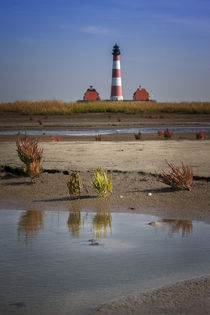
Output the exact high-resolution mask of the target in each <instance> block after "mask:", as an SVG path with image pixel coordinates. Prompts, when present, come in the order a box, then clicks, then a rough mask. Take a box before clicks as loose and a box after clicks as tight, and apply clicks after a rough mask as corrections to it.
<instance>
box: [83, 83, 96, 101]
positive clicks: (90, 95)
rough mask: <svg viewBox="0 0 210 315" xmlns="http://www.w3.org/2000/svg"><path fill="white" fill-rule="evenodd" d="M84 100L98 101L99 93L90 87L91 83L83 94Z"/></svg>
mask: <svg viewBox="0 0 210 315" xmlns="http://www.w3.org/2000/svg"><path fill="white" fill-rule="evenodd" d="M83 100H84V101H99V100H100V97H99V93H98V92H97V91H96V90H95V89H94V88H93V87H92V85H91V86H90V87H89V89H87V91H86V92H85V94H84V96H83Z"/></svg>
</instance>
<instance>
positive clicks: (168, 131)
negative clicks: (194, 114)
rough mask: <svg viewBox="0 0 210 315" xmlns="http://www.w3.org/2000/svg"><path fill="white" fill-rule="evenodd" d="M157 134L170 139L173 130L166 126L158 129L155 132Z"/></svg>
mask: <svg viewBox="0 0 210 315" xmlns="http://www.w3.org/2000/svg"><path fill="white" fill-rule="evenodd" d="M157 134H158V136H159V137H160V138H161V139H163V140H168V139H171V137H172V136H173V131H170V130H169V129H168V128H167V129H166V130H164V132H162V131H161V130H158V132H157Z"/></svg>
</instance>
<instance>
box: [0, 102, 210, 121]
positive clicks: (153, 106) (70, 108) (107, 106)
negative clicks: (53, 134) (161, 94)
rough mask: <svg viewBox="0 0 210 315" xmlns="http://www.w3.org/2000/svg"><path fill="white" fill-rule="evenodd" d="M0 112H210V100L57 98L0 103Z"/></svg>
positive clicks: (39, 113) (46, 113)
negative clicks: (169, 101) (77, 100)
mask: <svg viewBox="0 0 210 315" xmlns="http://www.w3.org/2000/svg"><path fill="white" fill-rule="evenodd" d="M0 112H20V113H22V114H27V115H45V117H48V116H47V115H49V114H51V115H53V114H57V115H71V114H74V113H99V112H109V113H118V112H119V113H186V114H210V102H182V103H158V102H152V101H147V102H135V101H124V102H119V101H118V102H114V101H96V102H88V103H86V102H81V103H79V102H78V103H77V102H62V101H58V100H43V101H34V102H32V101H16V102H13V103H0Z"/></svg>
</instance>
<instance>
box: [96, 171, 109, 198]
mask: <svg viewBox="0 0 210 315" xmlns="http://www.w3.org/2000/svg"><path fill="white" fill-rule="evenodd" d="M92 186H93V189H94V190H95V192H96V193H97V194H98V195H101V196H103V197H106V196H107V195H108V193H110V192H111V191H112V175H110V178H109V179H108V177H107V172H106V171H102V170H101V168H98V169H97V170H96V171H94V174H93V178H92Z"/></svg>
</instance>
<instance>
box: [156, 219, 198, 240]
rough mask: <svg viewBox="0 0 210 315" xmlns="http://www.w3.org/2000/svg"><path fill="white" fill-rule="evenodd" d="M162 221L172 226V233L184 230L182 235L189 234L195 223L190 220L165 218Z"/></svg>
mask: <svg viewBox="0 0 210 315" xmlns="http://www.w3.org/2000/svg"><path fill="white" fill-rule="evenodd" d="M162 222H164V223H167V224H169V225H170V226H171V234H174V233H178V232H179V231H182V237H185V236H188V235H190V234H191V233H192V229H193V224H192V221H190V220H167V219H163V220H162Z"/></svg>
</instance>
